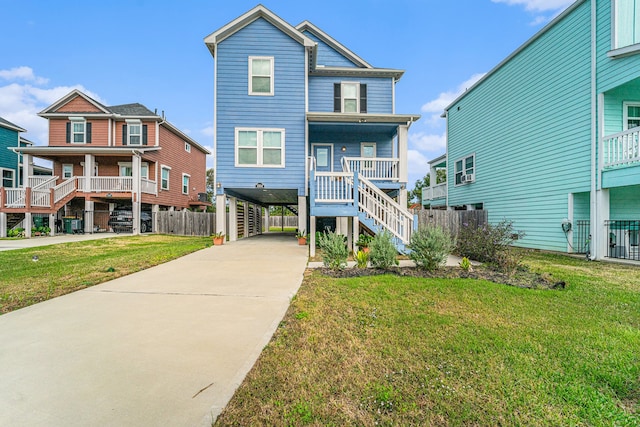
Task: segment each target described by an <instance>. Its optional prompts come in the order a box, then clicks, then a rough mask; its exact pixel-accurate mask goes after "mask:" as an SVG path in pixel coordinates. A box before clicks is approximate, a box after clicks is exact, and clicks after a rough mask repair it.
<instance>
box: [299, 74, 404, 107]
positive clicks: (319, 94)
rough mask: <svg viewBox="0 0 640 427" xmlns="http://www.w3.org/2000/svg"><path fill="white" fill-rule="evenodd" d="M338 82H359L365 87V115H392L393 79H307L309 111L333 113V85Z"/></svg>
mask: <svg viewBox="0 0 640 427" xmlns="http://www.w3.org/2000/svg"><path fill="white" fill-rule="evenodd" d="M340 82H359V83H365V84H366V85H367V113H370V114H371V113H374V114H375V113H377V114H391V113H393V79H391V78H386V77H385V78H377V77H376V78H373V77H368V78H353V77H324V76H310V77H309V111H313V112H325V113H332V112H333V85H334V83H340Z"/></svg>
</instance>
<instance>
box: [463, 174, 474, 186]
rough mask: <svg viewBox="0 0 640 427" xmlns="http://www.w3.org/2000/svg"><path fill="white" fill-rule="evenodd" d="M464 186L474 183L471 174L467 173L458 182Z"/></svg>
mask: <svg viewBox="0 0 640 427" xmlns="http://www.w3.org/2000/svg"><path fill="white" fill-rule="evenodd" d="M460 181H462V182H463V183H465V184H468V183H470V182H473V181H475V176H474V174H472V173H468V174H466V175H462V179H461V180H460Z"/></svg>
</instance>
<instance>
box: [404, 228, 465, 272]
mask: <svg viewBox="0 0 640 427" xmlns="http://www.w3.org/2000/svg"><path fill="white" fill-rule="evenodd" d="M409 248H410V249H411V252H410V253H409V258H410V259H412V260H413V261H414V262H415V263H416V265H417V266H418V267H420V268H422V269H424V270H427V271H434V270H436V269H438V268H440V267H442V266H443V265H444V264H445V263H446V261H447V257H448V256H449V254H450V253H451V251H453V249H454V248H455V243H454V241H453V239H452V238H451V236H450V235H449V233H447V232H446V231H444V230H443V229H442V228H440V227H433V226H426V227H420V228H419V229H418V230H417V231H415V232H414V233H413V234H412V235H411V243H410V244H409Z"/></svg>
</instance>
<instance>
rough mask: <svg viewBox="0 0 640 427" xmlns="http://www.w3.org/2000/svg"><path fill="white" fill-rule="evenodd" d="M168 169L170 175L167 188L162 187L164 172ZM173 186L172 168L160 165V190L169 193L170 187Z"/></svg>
mask: <svg viewBox="0 0 640 427" xmlns="http://www.w3.org/2000/svg"><path fill="white" fill-rule="evenodd" d="M163 169H166V170H167V171H168V172H169V174H168V175H167V188H164V187H163V186H162V170H163ZM170 184H171V167H170V166H167V165H160V190H165V191H169V186H170Z"/></svg>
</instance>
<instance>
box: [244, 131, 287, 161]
mask: <svg viewBox="0 0 640 427" xmlns="http://www.w3.org/2000/svg"><path fill="white" fill-rule="evenodd" d="M284 158H285V156H284V129H242V128H236V166H239V167H251V166H258V167H284V165H285V162H284Z"/></svg>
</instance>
